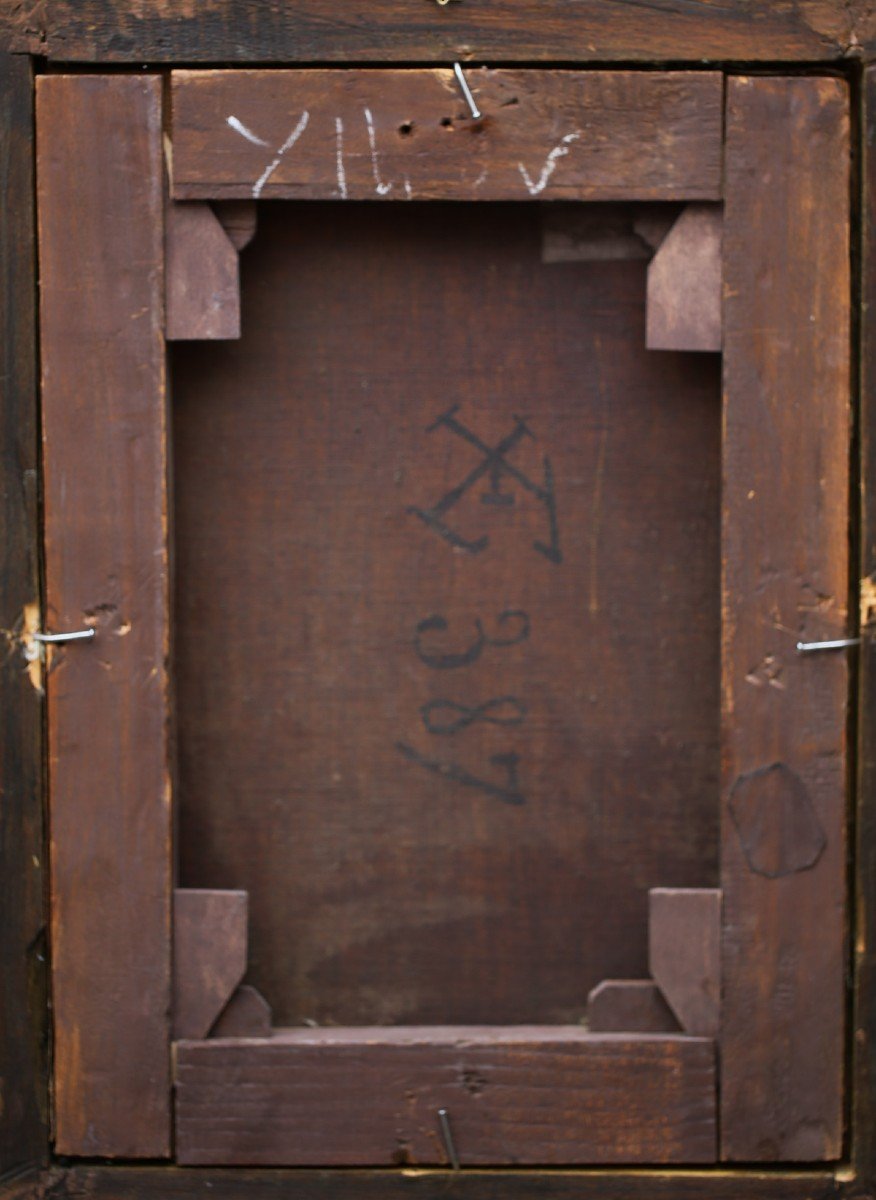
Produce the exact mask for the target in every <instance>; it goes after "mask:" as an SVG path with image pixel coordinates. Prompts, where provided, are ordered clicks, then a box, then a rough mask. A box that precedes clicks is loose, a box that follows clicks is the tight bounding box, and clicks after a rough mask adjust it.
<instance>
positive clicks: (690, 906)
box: [648, 888, 721, 1037]
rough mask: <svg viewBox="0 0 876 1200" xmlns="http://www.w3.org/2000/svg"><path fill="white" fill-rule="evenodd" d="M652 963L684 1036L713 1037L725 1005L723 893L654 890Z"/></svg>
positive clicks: (651, 897) (650, 920)
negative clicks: (722, 930) (722, 952)
mask: <svg viewBox="0 0 876 1200" xmlns="http://www.w3.org/2000/svg"><path fill="white" fill-rule="evenodd" d="M648 901H649V918H648V965H649V967H650V969H651V975H652V976H653V978H654V981H655V982H656V983H657V984H658V985H659V987H660V991H661V992H662V993H663V995H664V996H665V997H666V1000H667V1003H668V1004H669V1007H670V1008H671V1009H672V1011H673V1012H674V1013H675V1016H676V1017H677V1018H678V1022H679V1025H680V1026H681V1028H682V1029H683V1030H684V1031H685V1033H695V1034H698V1035H700V1036H701V1037H714V1036H715V1035H716V1033H717V1032H718V1019H719V1010H720V1003H721V893H720V891H719V890H718V889H717V888H651V891H650V892H649V894H648Z"/></svg>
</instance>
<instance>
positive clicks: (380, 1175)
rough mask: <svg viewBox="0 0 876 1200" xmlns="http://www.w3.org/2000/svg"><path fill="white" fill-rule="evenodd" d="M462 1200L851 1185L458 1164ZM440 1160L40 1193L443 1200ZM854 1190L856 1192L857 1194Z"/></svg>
mask: <svg viewBox="0 0 876 1200" xmlns="http://www.w3.org/2000/svg"><path fill="white" fill-rule="evenodd" d="M452 1188H453V1195H454V1196H455V1197H460V1198H461V1200H800V1197H801V1196H803V1197H806V1200H839V1198H840V1197H843V1196H848V1197H849V1198H850V1200H851V1197H852V1195H853V1194H854V1185H847V1184H844V1183H842V1182H840V1181H839V1180H837V1179H836V1178H835V1177H834V1175H833V1173H832V1172H830V1171H826V1170H822V1171H819V1172H814V1171H808V1172H803V1171H776V1172H768V1171H755V1170H747V1171H745V1170H734V1171H730V1170H727V1169H724V1170H721V1171H714V1170H711V1169H709V1168H700V1169H699V1170H697V1169H687V1170H684V1171H673V1170H666V1169H663V1170H661V1169H659V1168H656V1169H653V1170H647V1169H638V1170H633V1171H628V1172H627V1171H623V1170H620V1169H618V1168H611V1169H608V1170H600V1169H598V1168H595V1169H590V1170H587V1169H581V1170H566V1171H556V1170H553V1171H552V1170H531V1169H530V1170H526V1169H521V1170H515V1169H513V1168H508V1167H505V1168H502V1169H499V1170H490V1169H488V1168H481V1169H480V1170H478V1171H460V1172H459V1173H458V1174H457V1175H455V1176H454V1178H453V1181H452ZM447 1190H448V1176H447V1171H446V1169H444V1168H435V1169H433V1170H428V1169H421V1170H416V1171H399V1170H398V1169H397V1168H396V1169H389V1170H375V1169H371V1170H369V1169H363V1170H355V1169H351V1168H349V1167H347V1168H343V1169H339V1170H325V1169H322V1170H318V1169H308V1168H306V1167H295V1168H292V1169H289V1170H282V1169H268V1170H266V1169H262V1170H258V1169H255V1170H253V1169H249V1170H247V1169H246V1168H239V1169H237V1170H235V1171H229V1170H228V1169H227V1168H226V1167H217V1168H212V1169H211V1168H205V1167H182V1168H174V1167H136V1168H133V1169H132V1168H130V1167H107V1166H101V1165H81V1166H73V1167H67V1168H55V1169H54V1170H53V1171H52V1172H51V1173H50V1174H49V1175H47V1176H46V1177H45V1178H44V1180H43V1183H42V1191H41V1193H40V1196H41V1200H73V1197H77V1198H81V1200H191V1197H192V1196H201V1195H209V1196H210V1197H211V1200H279V1198H282V1200H442V1198H443V1197H446V1195H447ZM858 1194H859V1195H860V1193H858Z"/></svg>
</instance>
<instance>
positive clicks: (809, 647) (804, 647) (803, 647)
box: [797, 638, 861, 654]
mask: <svg viewBox="0 0 876 1200" xmlns="http://www.w3.org/2000/svg"><path fill="white" fill-rule="evenodd" d="M860 644H861V639H860V638H835V639H834V640H833V641H832V642H798V643H797V653H798V654H810V653H812V651H813V650H845V649H846V648H847V647H848V646H860Z"/></svg>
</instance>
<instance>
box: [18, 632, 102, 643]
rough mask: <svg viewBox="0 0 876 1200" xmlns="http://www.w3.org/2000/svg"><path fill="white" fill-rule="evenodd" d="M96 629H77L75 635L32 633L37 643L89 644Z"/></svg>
mask: <svg viewBox="0 0 876 1200" xmlns="http://www.w3.org/2000/svg"><path fill="white" fill-rule="evenodd" d="M95 632H96V631H95V630H94V629H77V630H76V631H75V632H74V633H32V634H31V637H32V638H33V640H34V641H35V642H87V641H90V640H91V638H93V637H94V635H95Z"/></svg>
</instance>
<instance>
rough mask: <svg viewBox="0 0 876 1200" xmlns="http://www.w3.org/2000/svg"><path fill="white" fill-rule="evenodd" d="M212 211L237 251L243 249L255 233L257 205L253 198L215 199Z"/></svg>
mask: <svg viewBox="0 0 876 1200" xmlns="http://www.w3.org/2000/svg"><path fill="white" fill-rule="evenodd" d="M213 211H214V212H215V213H216V216H217V217H218V218H219V220H220V221H221V223H222V228H223V229H224V230H225V232H226V233H227V234H228V236H229V238H230V239H231V244H232V246H234V249H235V250H237V251H240V250H243V249H245V248H246V247H247V246H248V245H249V244H250V242H251V241H252V239H253V238H254V237H255V234H256V227H257V223H258V205H257V204H256V202H255V200H217V201H216V202H215V203H214V204H213Z"/></svg>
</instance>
